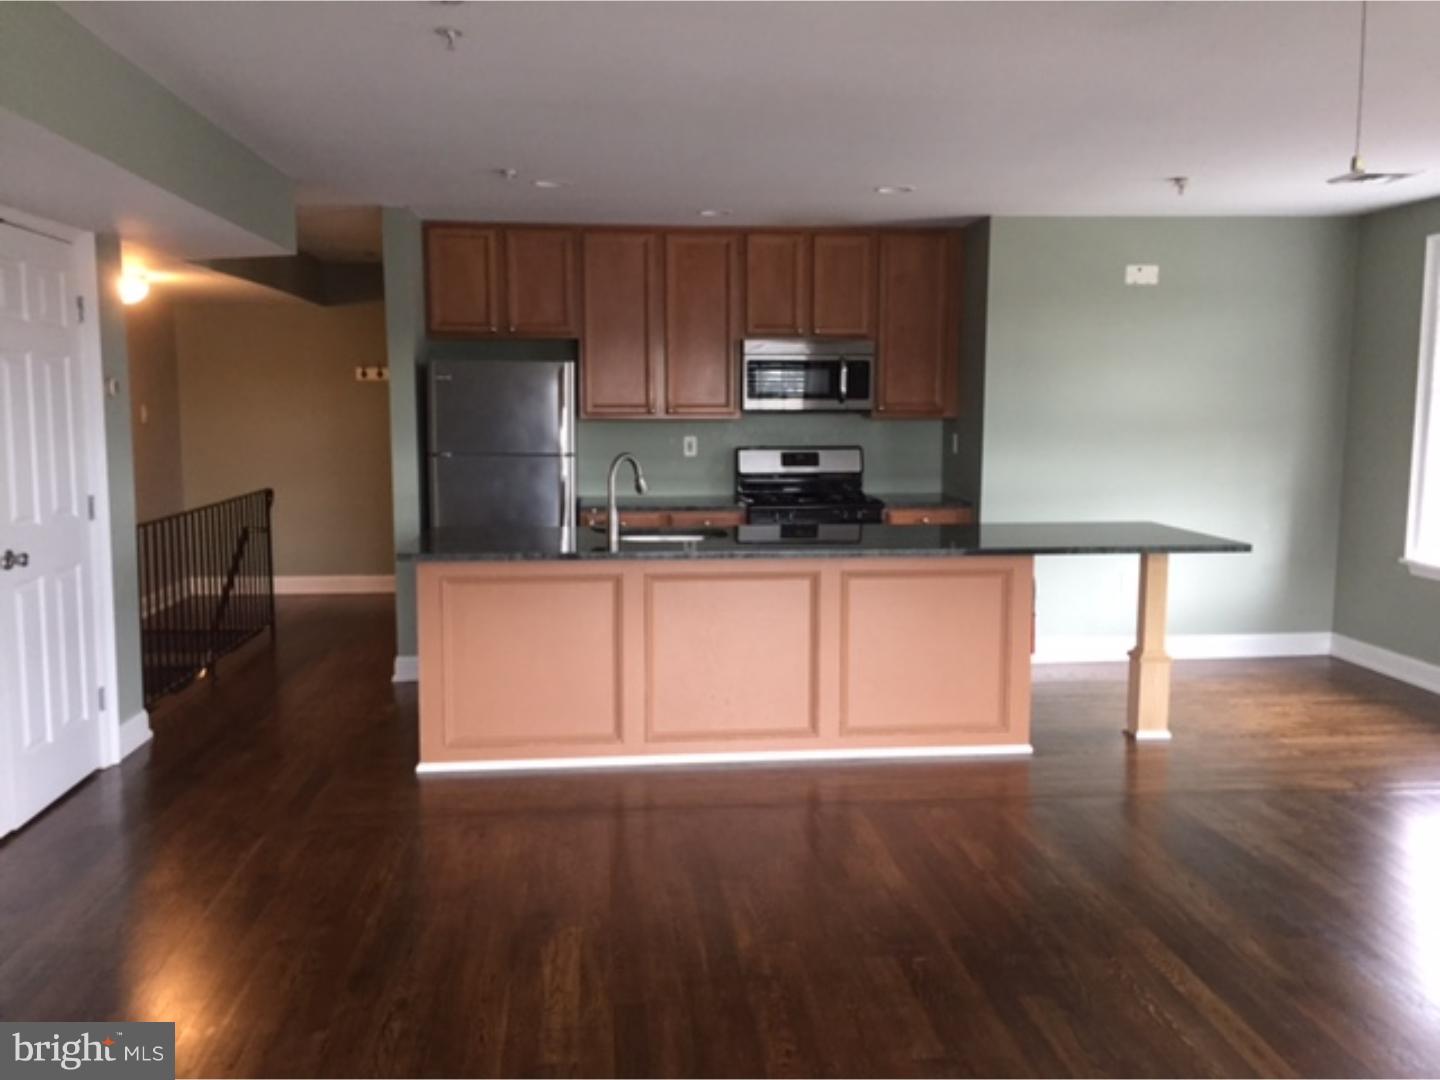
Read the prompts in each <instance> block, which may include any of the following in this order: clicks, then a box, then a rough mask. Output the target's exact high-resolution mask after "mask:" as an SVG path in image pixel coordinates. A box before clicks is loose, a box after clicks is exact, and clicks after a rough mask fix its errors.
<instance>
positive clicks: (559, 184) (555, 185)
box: [535, 180, 567, 189]
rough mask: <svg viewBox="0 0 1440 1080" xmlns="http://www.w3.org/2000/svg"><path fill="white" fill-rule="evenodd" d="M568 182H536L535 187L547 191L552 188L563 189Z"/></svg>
mask: <svg viewBox="0 0 1440 1080" xmlns="http://www.w3.org/2000/svg"><path fill="white" fill-rule="evenodd" d="M566 182H567V181H564V180H536V181H535V186H536V187H538V188H546V189H550V188H562V187H564V186H565V184H566Z"/></svg>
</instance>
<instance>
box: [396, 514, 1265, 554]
mask: <svg viewBox="0 0 1440 1080" xmlns="http://www.w3.org/2000/svg"><path fill="white" fill-rule="evenodd" d="M793 528H794V527H790V526H787V527H786V529H787V530H792V529H793ZM824 529H825V530H826V531H825V533H824V534H823V535H821V536H818V537H812V538H804V537H803V536H801V537H796V536H793V535H792V536H789V537H781V536H779V535H778V534H779V533H780V532H781V529H780V527H779V526H742V527H741V528H738V529H687V530H680V531H683V532H686V533H690V534H694V533H702V534H703V535H704V539H703V540H701V541H699V542H698V543H686V544H680V543H665V544H653V543H649V544H647V543H631V544H627V545H625V546H623V547H622V549H621V551H620V552H619V553H618V554H615V555H612V554H610V552H609V551H607V550H606V538H605V532H604V531H603V530H601V529H593V528H590V527H589V526H585V525H582V526H580V527H579V528H577V529H576V530H574V532H573V534H571V533H567V531H566V530H563V529H559V528H531V529H514V528H497V529H437V530H434V531H433V532H430V533H427V534H425V535H424V536H422V537H421V539H420V541H419V542H418V543H417V544H415V545H412V546H411V547H410V548H408V549H406V550H402V551H401V552H400V554H399V557H400V558H401V559H402V560H406V561H417V562H430V561H454V562H472V561H473V562H492V561H493V562H507V561H518V560H573V559H778V558H812V559H813V558H832V559H845V558H866V557H872V558H935V557H939V558H955V557H962V556H974V555H1114V554H1141V553H1149V554H1158V553H1177V554H1183V553H1187V552H1189V553H1201V552H1245V551H1249V550H1250V545H1249V544H1248V543H1245V542H1244V541H1240V540H1227V539H1225V538H1224V537H1220V536H1211V535H1208V534H1206V533H1198V532H1190V531H1189V530H1186V529H1177V528H1173V527H1171V526H1169V525H1160V524H1157V523H1155V522H1153V521H1075V522H1034V523H1030V522H1025V523H987V524H984V525H907V526H897V525H851V526H826V527H824ZM632 531H636V532H638V531H640V530H632Z"/></svg>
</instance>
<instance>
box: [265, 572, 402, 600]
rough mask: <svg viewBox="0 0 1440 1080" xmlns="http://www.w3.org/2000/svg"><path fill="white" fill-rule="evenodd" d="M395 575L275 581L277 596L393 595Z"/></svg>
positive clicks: (293, 578)
mask: <svg viewBox="0 0 1440 1080" xmlns="http://www.w3.org/2000/svg"><path fill="white" fill-rule="evenodd" d="M394 591H395V575H394V574H348V575H344V574H342V575H327V576H319V577H305V576H299V575H293V574H287V575H285V576H284V577H277V578H276V579H275V595H276V596H320V595H339V594H355V595H358V594H374V593H393V592H394Z"/></svg>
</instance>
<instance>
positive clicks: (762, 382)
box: [744, 356, 873, 412]
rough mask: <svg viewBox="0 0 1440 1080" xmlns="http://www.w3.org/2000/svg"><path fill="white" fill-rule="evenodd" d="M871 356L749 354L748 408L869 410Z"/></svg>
mask: <svg viewBox="0 0 1440 1080" xmlns="http://www.w3.org/2000/svg"><path fill="white" fill-rule="evenodd" d="M872 375H873V368H872V364H871V361H870V360H869V359H868V358H865V359H850V358H846V357H824V358H815V357H804V356H791V357H785V356H763V357H761V356H747V357H745V365H744V379H745V387H744V390H745V394H744V409H745V411H746V412H800V411H814V412H865V411H867V410H869V409H870V407H871V405H872V402H873V389H872V387H873V378H872Z"/></svg>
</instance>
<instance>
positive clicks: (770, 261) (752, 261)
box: [745, 233, 810, 336]
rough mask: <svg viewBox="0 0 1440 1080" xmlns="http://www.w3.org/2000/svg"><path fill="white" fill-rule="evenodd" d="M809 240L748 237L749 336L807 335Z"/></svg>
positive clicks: (764, 235)
mask: <svg viewBox="0 0 1440 1080" xmlns="http://www.w3.org/2000/svg"><path fill="white" fill-rule="evenodd" d="M807 239H808V238H807V237H806V235H805V234H804V233H751V234H749V235H748V236H746V237H745V333H746V334H747V335H753V336H765V335H774V334H804V333H806V332H807V326H806V322H807V319H806V316H807V315H808V314H809V307H810V303H809V300H810V288H809V285H810V281H809V279H810V267H809V265H808V264H809V261H810V260H809V251H808V247H809V245H808V244H807V243H806V240H807Z"/></svg>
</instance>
